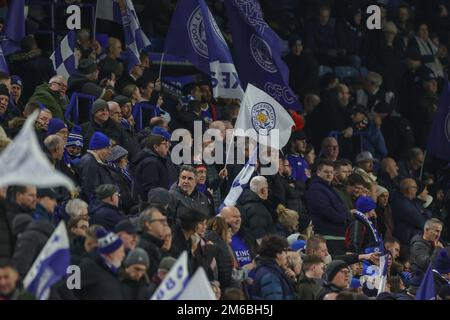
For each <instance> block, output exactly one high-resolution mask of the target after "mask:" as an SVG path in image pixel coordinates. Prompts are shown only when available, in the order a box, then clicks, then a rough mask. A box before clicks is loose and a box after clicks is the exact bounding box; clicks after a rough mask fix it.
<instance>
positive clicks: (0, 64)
mask: <svg viewBox="0 0 450 320" xmlns="http://www.w3.org/2000/svg"><path fill="white" fill-rule="evenodd" d="M0 71H1V72H5V73H7V74H9V68H8V63H7V62H6V59H5V55H4V54H3V48H2V45H1V43H0Z"/></svg>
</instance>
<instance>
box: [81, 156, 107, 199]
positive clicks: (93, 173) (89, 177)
mask: <svg viewBox="0 0 450 320" xmlns="http://www.w3.org/2000/svg"><path fill="white" fill-rule="evenodd" d="M80 166H81V180H82V185H81V190H82V194H83V199H84V200H86V201H87V202H88V203H89V202H91V200H93V199H94V198H95V188H96V187H98V186H99V185H101V184H115V183H114V178H113V176H112V174H111V172H110V170H109V168H108V167H107V166H106V164H101V163H99V162H98V161H97V160H96V159H95V158H94V156H93V155H92V154H90V153H87V154H85V155H84V156H83V157H82V158H81V163H80Z"/></svg>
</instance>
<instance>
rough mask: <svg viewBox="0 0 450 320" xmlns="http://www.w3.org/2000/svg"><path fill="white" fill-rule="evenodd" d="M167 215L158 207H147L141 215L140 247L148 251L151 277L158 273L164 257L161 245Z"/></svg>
mask: <svg viewBox="0 0 450 320" xmlns="http://www.w3.org/2000/svg"><path fill="white" fill-rule="evenodd" d="M167 225H168V224H167V217H165V216H164V215H163V214H162V213H161V211H160V210H159V209H157V208H152V207H150V208H147V209H145V210H144V211H142V212H141V214H140V216H139V228H140V230H141V232H142V234H141V235H140V237H139V242H138V247H139V248H142V249H144V250H145V252H147V255H148V257H149V259H150V267H149V268H148V270H147V272H148V275H149V276H150V278H151V277H152V276H154V275H156V274H157V271H158V266H159V263H160V262H161V259H162V250H161V247H162V246H163V245H164V236H165V234H166V227H167Z"/></svg>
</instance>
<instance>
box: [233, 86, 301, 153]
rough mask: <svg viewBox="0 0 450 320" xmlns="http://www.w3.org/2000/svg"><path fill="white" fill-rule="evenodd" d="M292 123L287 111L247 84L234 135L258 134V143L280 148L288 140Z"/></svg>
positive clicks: (248, 135)
mask: <svg viewBox="0 0 450 320" xmlns="http://www.w3.org/2000/svg"><path fill="white" fill-rule="evenodd" d="M293 125H294V121H293V120H292V118H291V116H290V115H289V113H288V112H287V111H286V110H285V109H284V108H283V107H282V106H281V105H280V104H279V103H278V102H277V101H276V100H275V99H273V98H272V97H271V96H270V95H268V94H267V93H266V92H264V91H263V90H261V89H259V88H257V87H255V86H253V85H252V84H248V85H247V90H245V95H244V100H243V101H242V103H241V108H240V110H239V115H238V118H237V120H236V124H235V126H234V134H235V135H236V136H244V137H253V138H254V139H255V137H256V136H258V139H257V140H258V142H259V143H260V144H263V145H266V146H270V147H272V148H276V149H281V148H283V147H284V146H285V145H286V144H287V142H288V141H289V138H290V136H291V132H292V130H291V128H292V126H293ZM255 140H256V139H255Z"/></svg>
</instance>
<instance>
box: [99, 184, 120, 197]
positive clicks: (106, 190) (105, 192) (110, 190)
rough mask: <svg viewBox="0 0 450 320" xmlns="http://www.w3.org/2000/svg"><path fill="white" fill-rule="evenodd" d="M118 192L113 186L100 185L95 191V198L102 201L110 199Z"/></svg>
mask: <svg viewBox="0 0 450 320" xmlns="http://www.w3.org/2000/svg"><path fill="white" fill-rule="evenodd" d="M116 192H119V189H118V188H117V187H116V186H115V185H113V184H102V185H99V186H98V187H97V188H96V189H95V196H96V197H97V199H99V200H102V199H106V198H109V197H111V196H112V195H113V194H114V193H116Z"/></svg>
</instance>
